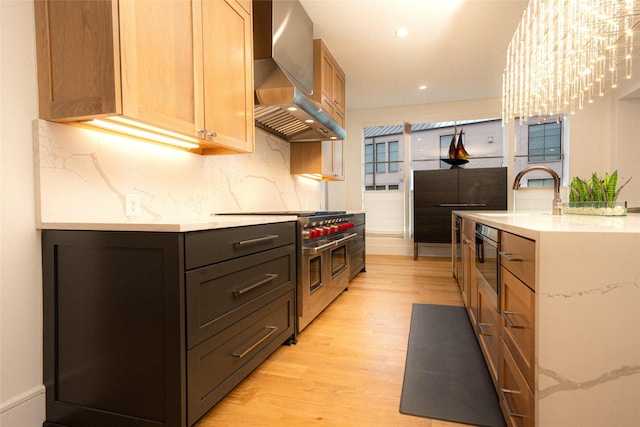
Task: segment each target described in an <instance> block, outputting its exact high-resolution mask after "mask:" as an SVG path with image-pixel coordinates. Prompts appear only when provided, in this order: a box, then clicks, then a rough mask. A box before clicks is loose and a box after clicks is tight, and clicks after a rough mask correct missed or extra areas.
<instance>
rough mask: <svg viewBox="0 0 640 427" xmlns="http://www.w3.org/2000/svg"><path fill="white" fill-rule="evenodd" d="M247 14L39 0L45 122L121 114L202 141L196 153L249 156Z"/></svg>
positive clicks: (140, 3) (218, 4) (178, 4)
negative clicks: (245, 153)
mask: <svg viewBox="0 0 640 427" xmlns="http://www.w3.org/2000/svg"><path fill="white" fill-rule="evenodd" d="M250 6H251V5H250V3H248V2H247V1H246V0H212V1H209V0H207V1H202V0H172V1H166V2H159V1H151V0H136V1H132V0H120V1H115V0H114V1H110V0H90V1H75V0H74V1H46V0H36V2H35V11H36V28H37V31H36V41H37V53H38V81H39V97H40V117H41V118H42V119H46V120H54V121H60V122H71V121H80V120H86V119H91V118H98V117H112V116H120V117H121V118H125V119H130V120H132V121H133V122H135V123H136V124H137V125H150V126H153V127H156V128H159V129H162V130H164V131H170V132H175V133H177V134H179V135H183V136H186V137H189V138H193V139H195V140H196V141H197V140H199V141H200V143H199V145H200V148H198V149H195V150H193V151H194V152H198V153H202V154H218V153H227V152H252V151H253V149H254V129H253V126H254V124H253V55H252V43H251V38H252V28H251V13H250V10H251V8H250ZM247 8H248V10H247Z"/></svg>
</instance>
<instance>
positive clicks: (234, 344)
mask: <svg viewBox="0 0 640 427" xmlns="http://www.w3.org/2000/svg"><path fill="white" fill-rule="evenodd" d="M42 245H43V303H44V318H43V327H44V331H43V332H44V348H43V350H44V355H43V356H44V357H43V362H44V372H43V373H44V383H45V386H46V421H45V423H44V425H45V426H67V427H88V426H91V427H113V426H118V427H129V426H132V427H133V426H149V427H151V426H154V427H157V426H167V427H186V426H190V425H192V424H194V423H195V422H196V421H197V420H198V419H199V418H200V417H201V416H202V415H203V414H204V413H206V412H207V411H208V410H209V409H211V408H212V407H213V406H214V405H215V404H216V403H217V402H218V401H219V400H220V399H222V398H223V397H224V395H226V394H227V393H228V392H229V391H230V390H232V389H233V388H234V387H235V386H236V385H237V384H238V383H239V382H240V381H242V379H244V378H245V377H246V376H247V375H248V374H249V373H250V372H251V371H252V370H253V369H255V368H256V367H257V366H258V365H259V364H260V363H261V362H262V361H263V360H264V359H266V358H267V357H268V356H269V355H270V354H271V353H272V352H273V351H274V350H275V349H276V348H277V347H279V346H280V345H281V344H283V343H284V342H286V341H287V340H290V339H295V337H294V332H295V331H294V330H295V324H294V319H295V277H296V274H295V260H296V257H295V222H290V223H279V224H266V225H261V226H251V227H238V228H229V229H224V230H209V231H202V232H192V233H156V232H109V231H63V230H45V231H43V233H42Z"/></svg>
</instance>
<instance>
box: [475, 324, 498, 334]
mask: <svg viewBox="0 0 640 427" xmlns="http://www.w3.org/2000/svg"><path fill="white" fill-rule="evenodd" d="M486 326H489V324H488V323H480V322H478V329H480V334H482V335H486V336H488V337H492V336H494V335H495V334H491V333H488V332H486V330H485V329H484V328H485V327H486Z"/></svg>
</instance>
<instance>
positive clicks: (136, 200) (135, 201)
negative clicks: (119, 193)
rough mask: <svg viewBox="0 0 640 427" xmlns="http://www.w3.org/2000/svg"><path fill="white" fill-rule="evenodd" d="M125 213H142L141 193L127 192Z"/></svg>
mask: <svg viewBox="0 0 640 427" xmlns="http://www.w3.org/2000/svg"><path fill="white" fill-rule="evenodd" d="M124 204H125V214H126V215H127V216H137V215H140V210H141V208H142V207H141V206H140V195H139V194H127V195H126V196H125V197H124Z"/></svg>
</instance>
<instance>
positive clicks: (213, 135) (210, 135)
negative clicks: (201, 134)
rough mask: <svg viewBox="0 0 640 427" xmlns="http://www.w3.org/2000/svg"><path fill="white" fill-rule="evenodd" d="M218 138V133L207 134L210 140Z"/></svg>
mask: <svg viewBox="0 0 640 427" xmlns="http://www.w3.org/2000/svg"><path fill="white" fill-rule="evenodd" d="M217 136H218V133H217V132H207V137H209V138H215V137H217Z"/></svg>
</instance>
